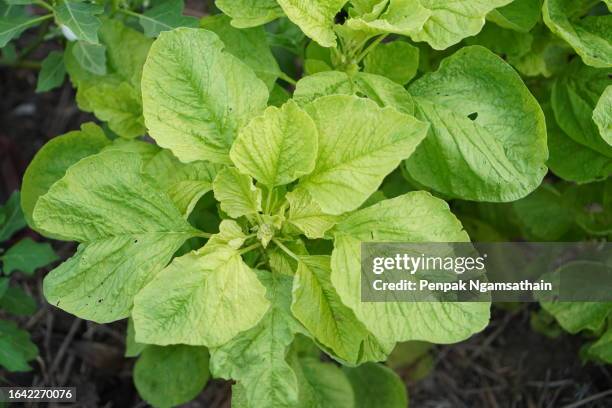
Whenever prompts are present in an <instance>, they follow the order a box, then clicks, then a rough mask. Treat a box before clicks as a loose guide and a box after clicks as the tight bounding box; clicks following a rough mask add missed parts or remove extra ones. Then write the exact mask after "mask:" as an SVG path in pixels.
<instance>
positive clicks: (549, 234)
mask: <svg viewBox="0 0 612 408" xmlns="http://www.w3.org/2000/svg"><path fill="white" fill-rule="evenodd" d="M512 207H513V208H514V211H515V212H516V214H517V216H518V219H519V220H520V224H521V229H522V230H523V231H524V232H523V233H524V236H525V237H526V238H527V239H532V240H534V241H544V242H553V241H558V240H559V239H561V238H562V236H563V234H565V233H566V232H567V231H568V230H569V229H570V228H571V227H572V225H573V224H574V214H573V212H572V211H571V208H570V207H569V205H568V204H567V202H565V201H564V200H563V195H562V194H561V193H559V192H558V191H557V190H556V189H555V188H554V187H553V186H551V185H549V184H542V185H541V186H540V188H538V189H537V190H535V191H534V192H533V193H531V194H529V195H528V196H527V197H525V198H523V199H521V200H518V201H515V202H514V203H512Z"/></svg>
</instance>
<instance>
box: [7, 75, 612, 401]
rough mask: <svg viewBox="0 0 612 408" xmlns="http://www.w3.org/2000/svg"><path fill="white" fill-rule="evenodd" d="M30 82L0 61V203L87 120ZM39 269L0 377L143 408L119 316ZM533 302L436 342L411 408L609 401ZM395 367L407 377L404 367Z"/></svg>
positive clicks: (572, 340)
mask: <svg viewBox="0 0 612 408" xmlns="http://www.w3.org/2000/svg"><path fill="white" fill-rule="evenodd" d="M35 81H36V77H35V75H34V74H33V73H32V72H31V71H28V70H15V69H7V68H0V94H1V95H2V97H1V98H0V202H4V201H5V200H6V199H7V197H8V194H9V193H10V192H11V191H13V190H14V189H16V188H18V187H19V184H20V179H21V176H22V174H23V172H24V170H25V168H26V166H27V163H28V162H29V161H30V160H31V158H32V157H33V155H34V153H35V152H36V151H37V149H39V148H40V147H41V146H42V145H43V144H44V143H45V142H46V141H47V140H49V139H50V138H52V137H53V136H56V135H59V134H62V133H65V132H66V131H69V130H73V129H78V127H79V124H80V123H82V122H85V121H87V120H92V117H91V116H90V115H88V114H85V113H82V112H80V111H79V110H78V109H77V108H76V106H75V104H74V92H73V90H72V89H71V87H70V85H69V84H65V85H64V86H63V87H62V88H61V89H58V90H55V91H53V92H49V93H45V94H41V95H38V94H35V93H34V91H33V90H34V88H35ZM26 235H27V236H31V237H33V238H34V239H38V240H41V239H42V238H41V237H40V236H38V235H37V234H35V233H33V232H31V231H23V232H21V233H20V234H19V235H18V236H16V237H15V238H14V240H15V241H16V240H17V239H19V238H22V237H23V236H26ZM53 245H54V247H55V248H56V250H57V251H58V253H59V254H60V256H61V257H62V258H66V257H68V256H70V255H71V253H72V252H73V251H74V244H71V243H62V242H54V243H53ZM45 273H46V271H44V270H42V271H39V272H38V273H37V275H36V276H35V277H33V278H28V279H27V280H26V279H24V278H23V277H22V276H19V275H17V279H18V280H19V279H21V281H20V282H19V283H20V284H22V285H23V286H24V287H25V289H26V290H28V291H29V292H30V293H32V294H34V296H35V297H36V298H37V299H38V303H39V305H41V306H42V307H41V308H40V310H39V311H38V312H37V313H36V314H35V315H34V316H31V317H29V318H24V319H22V320H21V321H20V325H21V326H22V327H25V328H27V329H28V330H29V331H30V332H31V333H32V336H33V340H34V342H35V343H36V344H37V345H38V347H39V349H40V357H39V358H38V360H36V361H35V362H33V364H32V365H33V367H34V369H33V371H31V372H29V373H20V374H8V373H3V372H2V371H1V370H0V380H1V381H2V382H5V383H8V384H10V385H22V386H33V385H39V386H40V385H45V386H50V385H58V386H76V387H77V388H78V396H79V400H80V403H79V406H84V407H144V406H146V404H145V403H144V402H142V401H141V400H140V398H139V397H138V394H137V392H136V390H135V388H134V386H133V383H132V378H131V367H132V365H133V363H134V360H133V359H125V358H123V348H124V336H123V333H124V330H125V322H117V323H115V324H111V325H98V324H93V323H90V322H86V321H82V320H80V319H75V318H74V317H73V316H71V315H68V314H66V313H64V312H62V311H61V310H59V309H57V308H54V307H52V306H50V305H48V304H46V303H45V301H44V299H43V298H42V296H41V284H42V278H43V276H44V274H45ZM534 307H535V305H530V306H529V307H528V308H523V309H522V310H520V311H518V312H507V311H503V310H500V309H496V310H494V313H493V319H492V322H491V324H490V326H489V327H488V328H487V329H486V330H485V331H484V332H483V333H481V334H478V335H476V336H474V337H472V338H471V339H469V340H468V341H465V342H462V343H459V344H455V345H450V346H438V347H436V348H435V350H434V361H435V363H434V368H433V370H432V372H431V373H430V374H429V375H428V376H427V377H426V378H424V379H422V380H420V381H416V382H413V381H410V380H407V381H406V382H407V385H406V386H407V388H408V391H409V394H410V405H411V407H417V408H429V407H436V408H446V407H448V408H461V407H469V408H474V407H477V408H478V407H493V408H496V407H529V408H531V407H555V408H556V407H565V408H570V407H571V408H575V407H612V390H611V388H612V372H611V371H610V368H609V367H606V366H598V365H594V364H587V365H583V364H582V363H581V361H580V358H579V349H580V346H581V339H580V338H577V337H572V336H568V335H563V336H561V337H560V338H558V339H554V340H551V339H549V338H547V337H545V336H543V335H541V334H538V333H536V332H534V331H533V330H531V328H530V323H529V315H530V308H531V309H533V308H534ZM0 317H4V316H1V315H0ZM402 374H403V376H404V377H405V378H407V377H409V370H408V371H406V372H402ZM230 393H231V384H230V383H228V382H224V381H212V382H211V383H209V385H208V386H207V388H206V390H205V391H204V392H203V393H202V394H201V395H200V396H199V397H198V399H197V400H196V401H193V402H191V403H189V404H187V405H186V406H188V407H207V408H221V407H229V406H230V398H231V396H230ZM63 406H65V405H63Z"/></svg>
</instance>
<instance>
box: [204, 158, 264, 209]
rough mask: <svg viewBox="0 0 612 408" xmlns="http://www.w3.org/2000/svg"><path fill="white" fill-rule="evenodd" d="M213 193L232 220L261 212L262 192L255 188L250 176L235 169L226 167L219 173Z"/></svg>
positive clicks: (214, 183)
mask: <svg viewBox="0 0 612 408" xmlns="http://www.w3.org/2000/svg"><path fill="white" fill-rule="evenodd" d="M213 191H214V192H215V198H216V199H217V200H218V201H219V202H220V203H221V209H222V210H223V211H225V212H226V213H227V214H228V215H229V216H230V217H232V218H238V217H241V216H243V215H251V214H256V213H257V212H259V211H261V190H260V189H259V188H257V187H255V185H254V184H253V179H252V178H251V177H250V176H247V175H246V174H242V173H240V172H239V171H238V170H236V169H235V168H233V167H226V168H224V169H223V170H221V171H220V172H219V173H217V177H216V178H215V181H214V182H213Z"/></svg>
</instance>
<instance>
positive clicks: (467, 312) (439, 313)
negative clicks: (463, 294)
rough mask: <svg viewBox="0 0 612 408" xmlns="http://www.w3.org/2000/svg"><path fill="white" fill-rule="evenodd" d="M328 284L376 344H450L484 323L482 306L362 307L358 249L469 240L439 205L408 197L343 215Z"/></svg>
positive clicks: (435, 201)
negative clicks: (366, 244) (379, 244)
mask: <svg viewBox="0 0 612 408" xmlns="http://www.w3.org/2000/svg"><path fill="white" fill-rule="evenodd" d="M334 231H335V242H334V251H333V253H332V273H331V281H332V284H333V286H334V288H335V289H336V291H337V292H338V295H340V299H341V300H342V302H343V303H344V304H345V305H347V306H348V307H350V308H351V309H352V310H353V312H354V313H355V315H356V316H357V318H358V319H359V320H360V321H361V322H363V323H364V325H365V326H366V328H367V329H368V330H369V331H370V332H372V334H373V335H374V336H375V337H376V338H377V339H385V340H387V341H407V340H424V341H430V342H433V343H451V342H456V341H460V340H463V339H465V338H467V337H469V336H470V335H472V334H473V333H475V332H478V331H480V330H482V329H483V328H484V327H485V326H486V324H487V323H488V321H489V307H490V305H489V304H488V303H486V302H467V303H465V302H454V303H453V302H451V303H448V302H369V303H367V302H362V301H361V283H360V278H359V271H360V260H361V254H360V252H361V243H362V242H369V241H378V242H464V241H468V240H469V237H468V235H467V234H466V233H465V231H463V229H462V226H461V223H460V222H459V221H458V220H457V218H455V216H454V215H453V214H452V213H451V212H450V210H449V208H448V204H446V202H444V201H443V200H440V199H438V198H435V197H433V196H431V195H430V194H429V193H425V192H413V193H407V194H405V195H402V196H399V197H396V198H393V199H390V200H384V201H381V202H379V203H377V204H375V205H373V206H371V207H367V208H365V209H362V210H358V211H356V212H354V213H353V214H351V215H349V216H348V217H346V219H344V220H343V221H342V222H341V223H339V224H338V225H337V226H336V227H335V229H334Z"/></svg>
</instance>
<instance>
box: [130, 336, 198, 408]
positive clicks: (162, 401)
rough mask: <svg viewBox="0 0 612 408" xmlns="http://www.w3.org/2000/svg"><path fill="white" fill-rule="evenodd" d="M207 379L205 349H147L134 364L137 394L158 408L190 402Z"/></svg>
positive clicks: (172, 347) (151, 347)
mask: <svg viewBox="0 0 612 408" xmlns="http://www.w3.org/2000/svg"><path fill="white" fill-rule="evenodd" d="M209 378H210V373H209V372H208V351H207V350H206V348H204V347H193V346H186V345H182V344H180V345H176V346H167V347H159V346H148V347H147V348H146V349H144V350H143V352H142V354H141V356H140V357H139V358H138V361H136V364H135V365H134V385H135V386H136V389H137V390H138V394H140V396H141V397H142V398H143V399H144V400H145V401H147V402H148V403H149V404H151V405H152V406H154V407H158V408H170V407H175V406H177V405H181V404H184V403H186V402H189V401H191V400H192V399H194V398H195V397H196V396H197V395H198V394H199V393H200V392H201V391H202V390H203V389H204V386H205V385H206V383H207V382H208V379H209Z"/></svg>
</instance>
